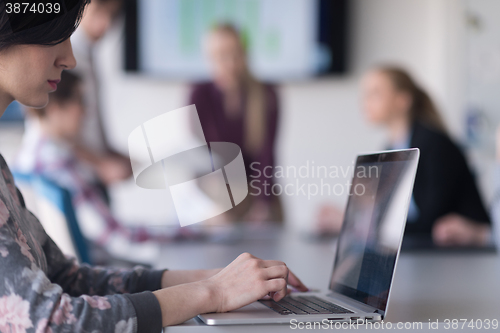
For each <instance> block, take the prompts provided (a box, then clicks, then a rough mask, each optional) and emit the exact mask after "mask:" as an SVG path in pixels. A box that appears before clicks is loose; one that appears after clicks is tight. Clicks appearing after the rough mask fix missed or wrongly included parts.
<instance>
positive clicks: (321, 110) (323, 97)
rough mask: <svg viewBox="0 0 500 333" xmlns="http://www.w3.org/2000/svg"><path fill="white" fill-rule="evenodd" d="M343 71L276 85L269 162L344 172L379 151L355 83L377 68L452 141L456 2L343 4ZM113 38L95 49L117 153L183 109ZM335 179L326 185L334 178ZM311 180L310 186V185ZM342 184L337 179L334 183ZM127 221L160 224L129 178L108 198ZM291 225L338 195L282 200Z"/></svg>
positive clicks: (379, 138) (174, 89) (157, 208)
mask: <svg viewBox="0 0 500 333" xmlns="http://www.w3.org/2000/svg"><path fill="white" fill-rule="evenodd" d="M351 5H352V6H351V9H352V11H351V12H352V18H351V29H350V30H351V31H350V35H351V36H350V38H349V40H350V43H351V50H350V58H351V64H350V67H351V69H350V71H349V75H346V76H344V77H335V78H330V79H321V80H311V81H301V82H290V83H285V84H283V85H282V86H281V88H280V96H281V103H282V110H281V123H280V130H279V139H278V145H277V151H276V153H277V164H278V165H283V166H296V167H299V166H301V165H304V164H305V163H306V162H307V161H308V160H309V161H310V163H312V161H314V163H315V164H316V165H327V166H330V165H337V166H340V165H342V166H345V167H347V166H349V165H351V163H352V160H353V158H354V156H355V154H356V153H357V152H359V151H370V150H376V149H378V148H382V147H383V143H384V137H383V134H382V133H381V132H380V131H378V130H377V129H374V128H370V127H368V126H367V125H366V124H364V122H363V119H362V115H361V113H360V108H359V102H358V80H359V77H360V75H361V74H362V73H363V71H364V70H365V69H367V68H369V67H370V66H371V65H373V64H375V63H378V62H396V63H398V64H401V65H404V66H405V67H407V68H408V69H409V70H410V71H411V72H412V73H413V74H415V76H416V78H417V79H418V80H419V81H420V82H421V83H422V85H424V86H425V87H426V88H428V89H429V90H430V91H431V93H432V95H433V96H434V97H435V98H436V101H437V102H438V105H439V106H440V107H441V109H442V111H443V114H444V115H445V118H446V120H447V121H448V123H449V127H450V129H451V130H452V132H453V133H454V134H456V135H459V134H460V133H461V126H462V123H461V122H462V120H461V115H462V103H463V100H462V97H461V96H462V89H463V79H462V77H463V75H462V73H461V68H462V60H461V56H460V55H461V54H462V53H463V52H462V44H461V43H462V38H461V37H460V36H461V35H460V34H461V29H462V24H463V23H462V4H461V2H460V1H455V0H404V1H401V0H354V1H351ZM121 50H122V46H121V36H120V34H119V33H117V32H116V31H115V33H113V34H110V35H109V36H108V38H107V43H106V45H103V48H102V50H101V55H102V57H101V60H102V63H103V64H105V67H106V68H105V70H104V71H103V73H104V77H105V84H104V89H105V92H104V93H103V96H106V100H105V106H106V110H107V115H106V120H107V123H108V127H109V131H110V133H111V134H112V135H111V139H112V141H113V143H114V144H115V145H116V147H117V148H119V149H121V150H123V151H124V152H126V151H127V136H128V133H130V131H131V130H132V129H133V128H135V127H136V126H138V125H139V124H141V123H142V122H144V121H145V120H147V119H150V118H152V117H154V116H155V115H158V114H161V113H163V112H166V111H169V110H173V109H175V108H177V107H181V106H184V105H186V103H187V102H186V98H187V86H186V84H185V83H182V82H168V81H157V80H153V79H148V78H144V77H139V76H135V75H126V74H124V73H123V72H122V71H121V70H120V67H121V63H120V61H117V59H121ZM336 181H339V180H334V182H336ZM311 182H318V180H311ZM344 182H345V180H342V183H344ZM113 193H114V195H115V197H116V203H117V205H116V208H117V211H118V213H119V214H120V215H122V216H124V217H125V218H127V219H135V220H137V219H141V220H144V219H146V220H150V221H154V222H155V223H157V222H158V221H164V220H166V219H167V216H168V211H167V208H166V206H165V205H164V201H165V194H164V193H162V192H161V191H153V190H141V189H139V188H137V187H135V186H134V184H133V183H132V182H129V183H128V184H124V185H121V186H119V187H117V188H116V190H115V191H114V192H113ZM282 198H283V201H284V205H285V210H286V216H287V219H288V222H289V223H290V225H291V226H293V227H297V228H309V227H310V226H311V225H312V223H313V221H314V217H315V214H316V213H317V209H318V207H319V205H320V204H321V203H323V202H329V201H332V202H337V203H339V204H343V202H344V200H345V197H335V196H331V197H325V196H323V197H321V196H315V197H312V198H311V199H310V200H308V199H307V197H303V196H290V197H287V196H283V197H282Z"/></svg>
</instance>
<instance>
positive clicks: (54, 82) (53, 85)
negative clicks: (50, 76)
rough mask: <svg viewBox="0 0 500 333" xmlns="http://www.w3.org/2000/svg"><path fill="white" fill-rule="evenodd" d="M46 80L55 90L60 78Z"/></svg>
mask: <svg viewBox="0 0 500 333" xmlns="http://www.w3.org/2000/svg"><path fill="white" fill-rule="evenodd" d="M47 82H48V83H49V85H50V87H51V88H52V89H53V90H57V84H58V83H59V82H61V80H47Z"/></svg>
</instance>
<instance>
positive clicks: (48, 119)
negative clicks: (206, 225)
mask: <svg viewBox="0 0 500 333" xmlns="http://www.w3.org/2000/svg"><path fill="white" fill-rule="evenodd" d="M61 79H62V80H61V82H60V83H59V85H58V89H57V90H56V91H55V92H54V93H53V94H52V95H51V99H50V102H49V104H48V105H47V106H46V107H44V108H41V109H34V108H28V109H27V110H28V111H27V113H28V116H29V117H36V118H37V121H32V125H31V126H32V128H31V130H30V131H29V132H28V133H27V134H26V136H25V137H24V139H23V144H22V147H21V150H20V151H19V153H18V155H17V158H16V161H15V163H14V167H13V169H14V170H16V171H18V172H20V173H25V174H36V175H41V176H44V177H46V178H48V179H50V180H52V181H54V182H55V183H56V184H58V185H59V186H61V187H63V188H65V189H68V190H69V191H70V193H71V196H72V201H73V205H74V207H75V211H76V215H77V218H78V220H79V223H80V227H81V229H82V232H83V234H84V236H85V237H86V238H87V239H89V240H90V241H92V242H94V243H96V244H98V245H100V246H103V247H105V249H107V250H108V252H110V253H113V252H114V251H113V249H116V248H118V247H119V246H118V245H121V244H130V242H144V241H157V242H161V241H166V240H168V239H170V238H172V237H174V236H176V235H175V233H176V232H178V231H179V230H180V228H175V229H171V228H170V229H169V228H166V227H165V228H161V229H160V228H154V229H153V228H141V227H125V226H124V225H123V224H122V223H120V222H119V221H117V220H116V219H115V218H114V216H113V214H112V213H111V210H110V207H109V206H108V204H107V201H106V197H105V193H104V192H103V191H102V188H101V187H100V186H99V184H98V183H97V182H95V178H94V176H93V173H92V172H91V170H89V166H88V165H87V164H85V163H83V162H82V161H81V160H79V159H78V158H77V157H76V154H75V147H74V144H75V142H76V138H77V137H78V134H79V132H80V128H81V121H82V117H83V114H84V109H83V104H82V93H81V81H80V79H79V77H77V76H76V75H75V74H73V73H72V72H66V71H65V72H63V73H62V77H61ZM170 233H171V234H170Z"/></svg>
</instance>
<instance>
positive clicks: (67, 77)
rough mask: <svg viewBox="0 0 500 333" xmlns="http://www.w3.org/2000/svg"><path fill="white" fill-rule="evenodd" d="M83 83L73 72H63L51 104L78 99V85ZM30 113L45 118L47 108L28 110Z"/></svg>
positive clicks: (51, 96) (52, 94)
mask: <svg viewBox="0 0 500 333" xmlns="http://www.w3.org/2000/svg"><path fill="white" fill-rule="evenodd" d="M81 82H82V79H81V78H80V76H78V75H76V74H75V73H73V72H72V71H63V72H62V73H61V82H59V84H58V85H57V90H56V91H54V92H53V93H51V94H50V101H49V104H50V103H54V102H56V103H65V102H68V101H71V100H73V99H75V97H78V93H79V92H78V90H77V88H78V85H79V84H80V83H81ZM28 112H29V113H31V114H33V115H35V116H37V117H40V118H42V117H45V114H46V108H38V109H35V108H28Z"/></svg>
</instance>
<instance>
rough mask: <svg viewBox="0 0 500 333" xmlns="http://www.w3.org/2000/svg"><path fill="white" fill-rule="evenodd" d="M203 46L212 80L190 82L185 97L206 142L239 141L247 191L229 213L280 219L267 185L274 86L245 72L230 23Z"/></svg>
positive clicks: (243, 57)
mask: <svg viewBox="0 0 500 333" xmlns="http://www.w3.org/2000/svg"><path fill="white" fill-rule="evenodd" d="M206 49H207V53H208V56H209V60H210V64H211V67H212V73H213V81H210V82H203V83H198V84H195V85H194V86H193V87H192V91H191V95H190V102H191V104H195V105H196V108H197V110H198V115H199V117H200V121H201V125H202V128H203V132H204V134H205V138H206V139H207V141H208V142H210V141H227V142H233V143H236V144H237V145H239V146H240V147H241V149H242V153H243V159H244V161H245V167H246V170H247V176H249V182H250V187H249V193H250V194H249V195H248V196H247V198H246V199H245V201H243V202H242V204H240V205H239V206H237V207H236V208H235V209H233V210H232V211H231V212H230V213H231V214H232V215H231V217H230V219H231V220H233V221H238V220H240V221H245V222H252V221H253V222H264V221H274V222H281V221H282V218H283V217H282V211H281V205H280V202H279V198H278V197H276V196H274V195H273V194H272V190H271V186H272V185H273V177H272V167H274V146H275V139H276V129H277V124H278V115H279V100H278V96H277V94H276V91H275V88H274V87H273V86H271V85H268V84H264V83H261V82H259V81H257V80H256V79H255V78H254V77H253V75H252V74H251V73H250V70H249V68H248V63H247V56H246V53H245V46H244V43H243V41H242V38H241V36H240V34H239V33H238V31H237V30H236V28H234V27H233V26H232V25H229V24H221V25H218V26H216V27H215V28H214V29H213V30H212V31H211V32H210V34H209V36H208V39H207V45H206ZM266 167H267V169H266ZM269 167H271V168H269ZM264 171H266V172H264Z"/></svg>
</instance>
